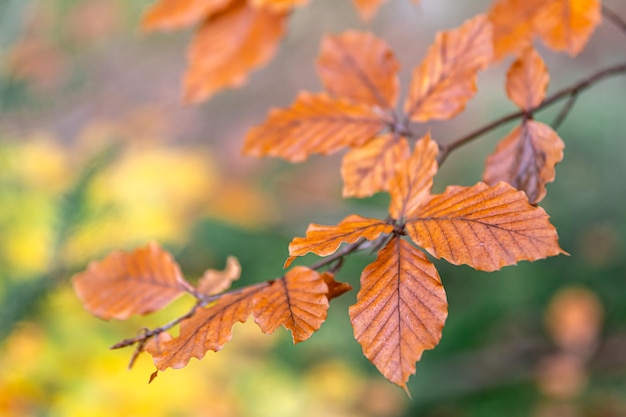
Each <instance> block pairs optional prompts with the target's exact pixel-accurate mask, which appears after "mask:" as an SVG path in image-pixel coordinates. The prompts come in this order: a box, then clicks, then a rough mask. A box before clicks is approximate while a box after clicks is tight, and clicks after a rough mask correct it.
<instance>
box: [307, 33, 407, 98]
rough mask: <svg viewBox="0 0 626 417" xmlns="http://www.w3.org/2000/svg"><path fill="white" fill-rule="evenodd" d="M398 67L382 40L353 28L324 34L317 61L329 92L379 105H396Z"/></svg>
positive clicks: (389, 49) (390, 51)
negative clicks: (333, 34)
mask: <svg viewBox="0 0 626 417" xmlns="http://www.w3.org/2000/svg"><path fill="white" fill-rule="evenodd" d="M399 67H400V64H398V61H397V60H396V57H395V56H394V54H393V51H392V50H391V48H389V45H387V44H386V43H385V42H384V41H383V40H381V39H378V38H377V37H375V36H374V35H372V34H369V33H361V32H354V31H350V32H345V33H343V34H341V35H336V36H330V35H329V36H326V37H325V38H324V40H323V41H322V47H321V50H320V55H319V58H318V60H317V70H318V72H319V74H320V78H321V79H322V82H323V83H324V86H325V87H326V90H328V92H330V93H331V94H333V95H336V96H339V97H345V98H349V99H352V100H354V101H356V102H359V103H367V104H371V105H374V106H380V107H382V108H393V107H394V106H395V103H396V100H397V98H398V75H397V74H398V69H399Z"/></svg>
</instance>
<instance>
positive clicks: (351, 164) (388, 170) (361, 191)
mask: <svg viewBox="0 0 626 417" xmlns="http://www.w3.org/2000/svg"><path fill="white" fill-rule="evenodd" d="M410 155H411V150H410V149H409V144H408V142H407V140H406V139H405V138H403V137H396V136H395V135H393V134H391V133H389V134H386V135H383V136H380V137H378V138H376V139H373V140H371V141H369V142H367V143H366V144H365V145H364V146H361V147H359V148H354V149H351V150H350V151H349V152H348V153H346V155H345V156H344V157H343V162H342V164H341V176H342V177H343V183H344V185H343V196H344V197H369V196H371V195H372V194H374V193H377V192H379V191H386V190H388V189H389V184H390V183H391V179H392V178H393V177H394V176H395V175H396V172H397V170H398V165H399V164H400V163H401V162H403V161H404V160H406V159H408V157H409V156H410Z"/></svg>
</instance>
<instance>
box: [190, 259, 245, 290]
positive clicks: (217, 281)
mask: <svg viewBox="0 0 626 417" xmlns="http://www.w3.org/2000/svg"><path fill="white" fill-rule="evenodd" d="M240 275H241V265H240V264H239V261H238V260H237V258H235V257H234V256H229V257H228V258H227V259H226V267H225V268H224V270H223V271H216V270H215V269H207V270H206V271H205V272H204V274H203V275H202V278H200V280H199V281H198V285H197V290H198V292H199V293H202V294H205V295H213V294H219V293H221V292H222V291H225V290H227V289H228V288H230V285H231V284H232V282H233V281H235V280H238V279H239V276H240Z"/></svg>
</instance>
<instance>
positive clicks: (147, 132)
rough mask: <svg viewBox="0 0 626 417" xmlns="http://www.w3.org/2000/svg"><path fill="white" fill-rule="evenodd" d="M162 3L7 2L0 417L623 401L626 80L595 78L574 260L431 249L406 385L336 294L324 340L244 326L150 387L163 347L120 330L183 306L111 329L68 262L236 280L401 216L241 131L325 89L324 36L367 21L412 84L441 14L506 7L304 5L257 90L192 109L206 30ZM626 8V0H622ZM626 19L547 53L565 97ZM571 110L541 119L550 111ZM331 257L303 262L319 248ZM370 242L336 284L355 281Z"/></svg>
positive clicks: (576, 152) (574, 138)
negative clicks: (125, 346)
mask: <svg viewBox="0 0 626 417" xmlns="http://www.w3.org/2000/svg"><path fill="white" fill-rule="evenodd" d="M148 4H149V1H148V0H141V1H140V0H132V1H130V0H108V1H101V0H0V415H2V416H11V417H13V416H16V417H17V416H20V417H22V416H148V415H150V416H205V415H210V416H213V417H218V416H246V417H247V416H251V417H252V416H259V417H260V416H272V417H281V416H303V417H304V416H328V417H332V416H342V417H347V416H432V417H435V416H436V417H457V416H458V417H473V416H476V417H478V416H481V417H490V416H494V417H496V416H497V417H500V416H505V415H506V416H534V417H552V416H554V417H556V416H559V417H562V416H564V417H570V416H571V417H577V416H589V417H613V416H616V417H617V416H625V415H626V301H625V300H624V295H625V289H626V210H624V204H625V203H626V189H625V187H624V178H626V164H625V163H624V161H626V145H625V140H626V137H625V135H624V132H625V131H626V117H624V115H625V113H624V109H626V77H623V76H622V77H615V78H611V79H609V80H606V81H603V82H602V83H600V84H598V85H597V86H595V87H593V89H591V90H589V91H587V92H585V93H583V94H582V95H581V96H580V97H579V99H578V101H577V103H576V106H575V108H574V109H573V111H572V112H571V114H570V116H569V118H568V119H567V120H566V122H565V123H564V124H563V125H562V126H561V127H560V129H559V134H560V135H561V137H562V138H563V139H564V141H565V143H566V150H565V159H564V161H563V162H562V163H561V164H560V165H559V166H558V168H557V179H556V182H555V183H553V184H551V185H549V186H548V195H547V197H546V199H545V200H544V201H543V202H542V206H543V207H545V208H546V210H547V211H548V213H549V214H550V215H551V219H552V222H553V223H554V224H555V225H556V226H557V228H558V230H559V234H560V239H561V245H562V247H563V248H564V249H565V250H566V251H567V252H569V253H570V255H571V256H559V257H556V258H551V259H548V260H544V261H539V262H535V263H521V264H520V265H519V266H516V267H509V268H505V269H504V270H502V271H499V272H495V273H490V274H487V273H481V272H476V271H473V270H472V269H470V268H468V267H454V266H451V265H448V264H446V263H445V262H442V261H436V262H435V263H436V265H437V267H438V269H439V272H440V275H441V276H442V280H443V282H444V285H445V287H446V290H447V293H448V300H449V303H450V314H449V318H448V321H447V324H446V327H445V329H444V333H443V339H442V341H441V344H440V345H439V346H438V347H437V348H436V349H435V350H433V351H429V352H426V353H425V354H424V357H423V359H422V361H421V362H420V363H419V364H418V366H417V373H416V375H415V376H413V377H412V378H411V380H410V382H409V391H410V392H411V394H412V399H409V398H408V397H407V395H406V394H405V393H404V392H403V391H402V390H401V389H399V388H397V387H395V386H393V385H391V384H389V383H388V382H387V381H386V380H384V378H383V377H382V376H381V375H379V374H378V373H377V371H376V370H375V368H374V367H373V366H372V365H371V364H370V363H369V362H368V361H367V360H366V358H364V356H363V355H362V353H361V350H360V347H359V345H358V344H357V343H356V342H355V341H354V339H353V336H352V331H351V328H350V324H349V319H348V314H347V308H348V306H349V305H350V304H352V303H353V302H354V299H355V296H356V291H352V293H349V294H347V295H345V296H343V297H341V298H339V299H337V300H334V301H333V303H332V306H331V310H330V313H329V317H328V320H327V322H326V323H325V324H324V325H323V326H322V329H321V330H320V331H319V332H318V333H316V334H315V335H314V336H313V337H312V338H311V339H310V340H309V341H307V342H305V343H302V344H300V345H298V346H295V347H294V346H293V345H292V343H291V338H290V335H289V334H288V333H287V332H286V331H283V330H281V331H278V332H277V333H276V334H274V335H271V336H267V335H263V334H261V332H260V331H259V330H258V329H257V328H256V326H255V325H254V324H250V323H248V324H243V325H236V326H235V328H234V337H233V341H232V342H230V343H229V344H227V345H226V347H225V349H224V350H223V351H221V352H219V353H217V354H216V353H213V352H209V353H208V354H207V356H206V357H205V358H204V359H203V360H202V361H196V360H192V361H191V363H190V364H189V366H187V367H186V368H185V369H183V370H168V371H167V372H165V373H162V374H160V375H159V377H158V378H156V380H155V381H154V382H153V383H151V384H150V385H148V377H149V375H150V373H151V372H152V371H153V370H154V366H153V365H152V364H151V361H150V359H149V357H147V356H145V357H141V358H140V359H139V361H138V363H137V364H136V366H135V368H134V369H133V370H131V371H128V370H127V369H126V366H127V363H128V360H129V359H130V355H131V351H130V350H128V351H124V350H122V351H110V350H108V349H107V348H108V346H110V345H112V344H114V343H116V342H118V341H119V340H121V339H123V338H126V337H129V336H133V335H134V334H135V333H136V332H137V331H138V330H139V329H141V328H142V327H150V326H158V325H160V324H163V323H165V322H167V321H169V320H170V319H171V318H173V317H176V316H177V315H178V314H181V313H182V312H184V311H186V309H187V308H188V307H189V305H190V303H191V300H179V301H177V302H176V303H174V304H173V305H172V306H170V307H168V308H167V309H166V310H165V311H163V312H160V313H158V314H156V315H154V316H149V317H140V318H137V319H132V320H129V321H126V322H103V321H100V320H98V319H96V318H94V317H91V316H90V315H89V314H88V313H87V312H85V311H84V310H83V308H82V307H81V305H80V302H79V301H78V299H77V298H76V296H75V295H74V293H73V291H72V289H71V284H70V277H71V275H72V274H73V273H76V272H77V271H80V270H82V269H83V268H85V266H86V264H87V263H88V262H89V261H90V260H96V259H100V258H102V257H103V256H105V255H106V253H108V252H109V251H110V250H112V249H120V248H121V249H131V248H134V247H137V246H140V245H144V244H146V243H147V242H148V241H150V240H156V241H158V242H160V243H161V244H162V245H164V246H165V247H166V248H167V249H168V250H170V251H171V252H172V253H173V254H174V256H175V257H176V259H177V260H178V261H179V262H180V264H181V267H182V269H183V271H184V273H185V274H186V276H187V277H188V278H189V279H191V280H193V279H194V277H199V276H200V275H201V274H202V272H203V270H204V269H206V268H209V267H211V268H221V267H222V266H223V265H224V262H225V259H226V257H227V256H228V255H235V256H237V257H238V258H239V259H240V261H241V263H242V265H243V278H242V279H241V280H240V282H238V283H237V285H245V284H248V283H252V282H257V281H260V280H266V279H272V278H274V277H277V276H280V275H281V274H282V263H283V261H284V259H285V257H286V256H287V244H288V242H289V240H290V239H291V238H292V237H293V236H298V235H302V234H303V232H304V230H305V228H306V226H307V224H308V223H310V222H316V223H328V222H335V221H337V220H339V219H341V218H343V217H344V216H345V215H346V214H348V213H353V212H355V213H359V214H361V215H370V216H384V215H385V214H384V213H385V210H386V205H387V202H388V200H387V197H386V196H384V195H377V196H375V197H373V198H370V199H365V200H353V199H349V200H344V199H341V197H340V196H341V192H340V190H341V181H340V176H339V163H340V159H339V157H338V156H337V157H326V158H321V157H314V158H311V159H310V160H309V161H307V162H306V163H304V164H301V165H290V164H288V163H285V162H282V161H277V160H254V159H251V158H245V157H242V156H241V155H240V148H241V145H242V143H243V138H244V136H245V132H246V130H247V129H248V128H250V127H251V126H253V125H254V124H256V123H259V122H261V121H262V120H263V119H264V117H265V114H266V113H267V111H268V109H269V108H270V107H277V106H286V105H288V104H289V103H290V102H291V101H292V100H293V98H294V97H295V95H296V94H297V92H298V91H300V90H310V91H318V90H320V89H321V85H320V83H319V81H318V79H317V78H316V74H315V69H314V65H313V62H314V59H315V56H316V54H317V50H318V46H319V41H320V39H321V36H322V34H323V33H324V32H340V31H343V30H346V29H349V28H357V29H367V30H371V31H373V32H374V33H376V34H377V35H379V36H381V37H383V38H384V39H386V40H387V41H388V42H389V43H390V44H391V45H392V46H393V48H394V49H395V50H396V52H397V55H398V57H399V59H400V61H401V62H402V82H403V85H407V84H408V81H409V74H410V71H411V68H412V67H413V66H415V65H416V64H417V63H418V62H419V61H420V60H421V58H422V56H423V55H424V53H425V51H426V49H427V47H428V45H429V44H430V43H431V42H432V40H433V38H434V34H435V32H436V31H438V30H443V29H449V28H453V27H456V26H458V25H460V24H461V22H462V21H464V20H465V19H467V18H469V17H471V16H473V15H475V14H477V13H479V12H482V11H484V10H486V9H487V7H488V6H489V4H490V1H488V0H475V1H471V2H468V1H459V0H445V1H444V0H438V1H435V0H422V2H421V3H420V4H419V5H413V4H412V3H411V2H409V1H404V0H392V1H390V2H389V3H388V4H387V5H386V6H385V7H384V8H382V9H381V11H380V13H379V14H378V16H377V17H376V18H375V19H374V20H373V21H372V22H370V23H369V24H365V23H363V22H361V21H360V20H359V19H358V17H357V15H356V12H355V11H354V9H353V8H352V7H351V4H350V2H349V1H347V0H341V1H338V0H314V1H313V2H311V3H310V4H309V6H307V7H305V8H302V9H298V10H297V11H296V12H295V14H294V15H293V18H292V21H291V24H290V31H289V35H288V36H287V38H286V39H285V41H284V42H283V44H282V46H281V49H280V51H279V54H278V56H277V57H276V59H274V61H273V62H272V63H271V64H270V65H268V66H267V67H265V68H264V69H262V70H260V71H257V72H255V73H254V74H253V75H252V77H251V79H250V81H249V83H248V84H247V85H246V86H245V87H243V88H241V89H239V90H230V91H225V92H223V93H220V94H218V95H217V96H216V97H214V98H213V99H212V100H210V101H209V102H207V103H204V104H201V105H198V106H185V105H182V104H181V102H180V92H179V80H180V77H181V74H182V71H183V69H184V66H185V62H184V60H185V52H184V51H185V48H186V44H187V42H188V40H189V38H190V35H191V32H190V31H187V32H180V33H168V34H150V35H147V34H142V33H140V32H139V31H138V30H137V26H138V21H139V18H140V14H141V11H142V10H143V9H144V8H145V6H147V5H148ZM606 5H607V6H609V7H611V8H612V9H613V10H614V11H615V12H617V13H618V14H619V15H621V16H622V17H623V18H626V3H624V2H623V1H622V0H606ZM625 44H626V33H623V32H620V31H619V30H618V29H617V28H616V27H614V26H612V25H611V23H610V22H605V23H603V25H602V26H600V27H599V28H598V29H597V30H596V32H595V34H594V35H593V37H592V39H591V41H590V43H589V45H588V46H587V48H586V50H585V51H584V52H583V53H582V54H581V55H580V56H578V57H576V58H571V57H569V56H566V55H562V54H556V53H553V52H549V51H547V50H545V49H544V48H542V47H541V46H538V48H539V50H540V52H541V53H542V55H543V56H544V57H545V60H546V62H547V64H548V67H549V69H550V71H551V73H552V81H551V85H550V88H549V93H550V92H554V91H557V90H558V89H560V88H562V87H564V86H566V85H568V84H570V83H572V82H575V81H577V80H579V79H581V78H583V77H585V76H586V75H588V74H591V73H592V72H593V71H595V70H597V69H599V68H602V67H604V66H608V65H610V64H614V63H618V62H623V61H624V60H625V58H626V49H625V48H624V45H625ZM509 63H510V60H506V61H505V62H504V63H502V64H500V65H497V66H495V67H493V68H490V69H489V70H488V71H486V72H485V73H484V74H482V75H481V76H480V78H479V93H478V94H477V96H476V98H475V99H474V100H472V101H471V102H470V105H469V106H468V108H467V111H466V112H465V113H463V114H462V115H461V116H459V117H458V118H456V119H455V120H453V121H450V122H445V123H432V124H430V125H429V126H425V127H424V128H425V129H426V128H431V129H432V134H433V137H435V138H436V139H438V140H440V141H444V142H445V141H451V140H454V139H456V138H459V137H461V136H462V135H463V134H464V133H467V132H468V131H470V130H473V129H475V128H477V127H479V126H481V125H484V124H486V123H488V122H489V121H491V120H494V119H495V118H497V117H499V116H501V115H503V114H505V113H508V112H510V111H514V110H515V108H514V106H513V104H512V103H510V102H509V101H508V100H507V98H506V95H505V93H504V88H503V86H504V79H505V73H506V69H507V66H508V64H509ZM559 110H560V106H559V105H556V106H554V107H551V108H549V109H546V110H545V111H543V112H541V113H540V114H538V115H537V118H538V119H539V120H542V121H546V122H551V121H552V120H553V119H554V117H555V116H556V114H557V113H558V111H559ZM512 127H513V124H509V125H507V126H503V127H502V128H501V129H498V130H497V131H494V132H492V133H491V134H489V135H487V136H485V137H482V138H480V139H478V140H476V141H474V142H473V143H471V144H469V145H467V146H465V147H463V148H461V149H459V150H458V151H456V153H453V154H452V155H451V156H450V158H449V159H448V160H447V161H446V163H445V165H444V166H443V167H442V168H441V171H440V173H439V174H438V176H437V178H436V184H435V188H436V189H437V190H442V189H443V188H444V187H445V186H446V185H449V184H461V185H471V184H473V183H475V182H476V181H478V180H479V179H480V177H481V173H482V164H483V163H484V160H485V157H486V156H487V155H488V154H489V153H490V152H492V150H493V149H494V147H495V144H496V143H497V141H498V139H499V138H501V137H503V136H504V135H505V134H506V133H507V132H508V131H509V130H510V129H512ZM313 259H314V258H312V257H309V258H305V259H304V262H308V261H312V260H313ZM372 259H373V258H372V256H371V255H368V254H363V255H357V256H353V257H351V259H350V260H349V261H348V262H347V265H346V267H345V268H344V270H342V272H341V273H340V275H339V277H338V278H339V279H340V280H344V281H349V282H351V283H352V284H353V285H354V286H357V285H358V278H359V275H360V270H361V269H362V268H363V266H364V265H366V264H367V263H368V262H370V261H371V260H372Z"/></svg>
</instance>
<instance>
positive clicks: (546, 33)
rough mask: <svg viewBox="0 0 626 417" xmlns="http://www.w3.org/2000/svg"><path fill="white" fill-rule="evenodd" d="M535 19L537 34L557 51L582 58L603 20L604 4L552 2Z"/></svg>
mask: <svg viewBox="0 0 626 417" xmlns="http://www.w3.org/2000/svg"><path fill="white" fill-rule="evenodd" d="M545 3H546V4H545V6H543V7H542V9H541V11H540V12H539V14H538V15H537V17H536V19H535V31H536V32H537V34H538V35H539V37H540V38H541V39H542V40H543V42H544V43H545V44H546V45H547V46H548V47H550V48H552V49H554V50H556V51H567V52H568V53H569V54H570V55H572V56H573V55H578V53H579V52H580V51H582V50H583V48H584V47H585V45H587V42H588V41H589V38H590V37H591V34H592V33H593V31H594V29H595V28H596V26H597V25H599V24H600V22H601V20H602V8H601V4H600V0H550V1H546V2H545Z"/></svg>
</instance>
